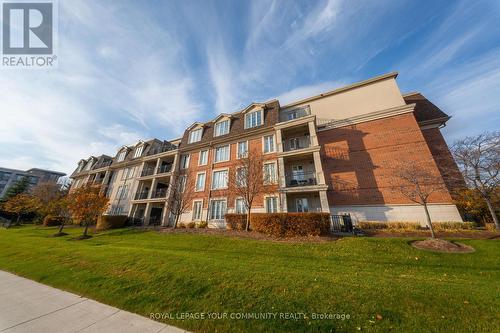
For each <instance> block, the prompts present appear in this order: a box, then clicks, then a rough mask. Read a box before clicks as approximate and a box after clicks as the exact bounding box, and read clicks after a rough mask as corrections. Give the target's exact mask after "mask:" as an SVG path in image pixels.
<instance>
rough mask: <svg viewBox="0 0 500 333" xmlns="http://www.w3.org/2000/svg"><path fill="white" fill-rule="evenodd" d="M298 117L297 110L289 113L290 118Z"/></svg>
mask: <svg viewBox="0 0 500 333" xmlns="http://www.w3.org/2000/svg"><path fill="white" fill-rule="evenodd" d="M293 119H297V111H291V112H290V113H288V120H293Z"/></svg>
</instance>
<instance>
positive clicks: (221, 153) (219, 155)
mask: <svg viewBox="0 0 500 333" xmlns="http://www.w3.org/2000/svg"><path fill="white" fill-rule="evenodd" d="M223 161H229V145H226V146H222V147H217V148H215V163H217V162H223Z"/></svg>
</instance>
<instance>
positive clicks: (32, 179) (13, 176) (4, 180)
mask: <svg viewBox="0 0 500 333" xmlns="http://www.w3.org/2000/svg"><path fill="white" fill-rule="evenodd" d="M65 175H66V174H65V173H62V172H57V171H50V170H44V169H37V168H33V169H29V170H26V171H24V170H17V169H8V168H2V167H0V198H1V197H3V196H4V195H5V193H7V191H8V190H9V188H10V187H11V186H12V185H14V184H15V183H16V182H18V181H20V180H21V179H23V178H24V177H28V180H29V184H30V187H33V186H35V185H37V184H38V183H42V182H53V183H57V181H58V180H59V178H61V177H63V176H65Z"/></svg>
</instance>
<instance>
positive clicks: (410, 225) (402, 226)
mask: <svg viewBox="0 0 500 333" xmlns="http://www.w3.org/2000/svg"><path fill="white" fill-rule="evenodd" d="M356 226H357V227H358V228H360V229H363V230H380V229H387V230H401V231H403V230H418V229H420V223H417V222H375V221H363V222H358V223H357V224H356Z"/></svg>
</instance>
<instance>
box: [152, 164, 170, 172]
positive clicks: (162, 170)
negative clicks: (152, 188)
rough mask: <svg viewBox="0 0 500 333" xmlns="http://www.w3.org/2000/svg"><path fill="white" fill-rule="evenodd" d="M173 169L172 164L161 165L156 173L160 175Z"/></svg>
mask: <svg viewBox="0 0 500 333" xmlns="http://www.w3.org/2000/svg"><path fill="white" fill-rule="evenodd" d="M171 170H172V164H164V165H162V166H160V167H159V168H158V170H156V174H157V175H159V174H162V173H167V172H170V171H171Z"/></svg>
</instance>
